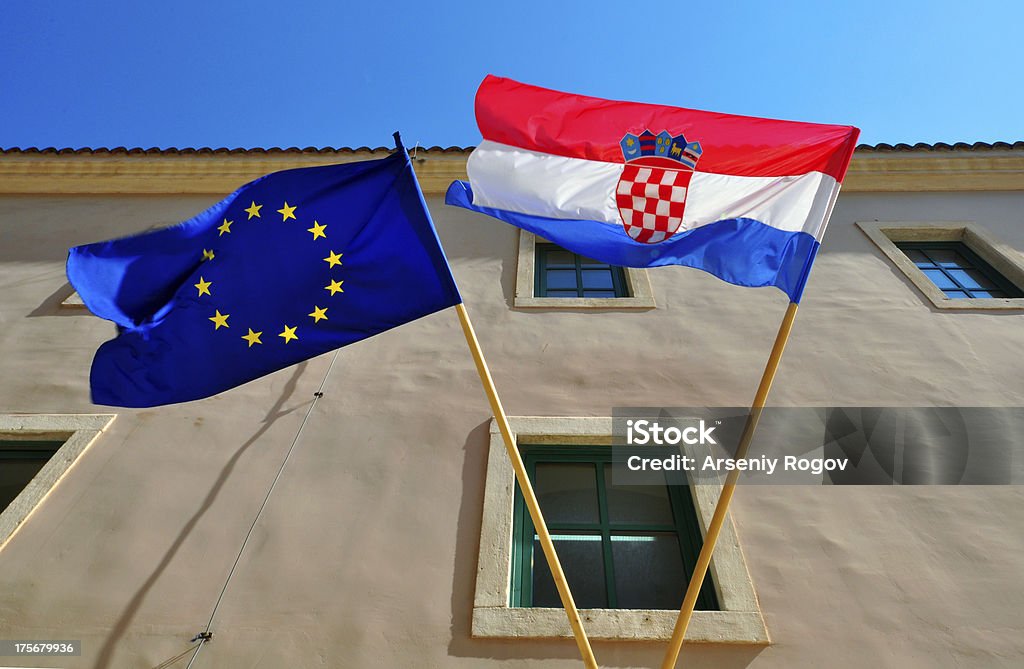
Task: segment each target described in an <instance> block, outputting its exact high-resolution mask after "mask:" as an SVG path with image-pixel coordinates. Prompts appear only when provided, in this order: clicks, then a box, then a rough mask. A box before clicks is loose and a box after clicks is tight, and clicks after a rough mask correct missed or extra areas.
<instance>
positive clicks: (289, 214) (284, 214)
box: [277, 202, 297, 223]
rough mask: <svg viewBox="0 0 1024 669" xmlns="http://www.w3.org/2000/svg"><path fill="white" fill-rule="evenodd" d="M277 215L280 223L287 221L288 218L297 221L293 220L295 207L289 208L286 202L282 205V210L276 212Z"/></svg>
mask: <svg viewBox="0 0 1024 669" xmlns="http://www.w3.org/2000/svg"><path fill="white" fill-rule="evenodd" d="M277 213H279V214H281V222H282V223H284V222H285V221H287V220H288V219H289V218H291V219H293V220H297V219H295V207H289V206H288V203H287V202H285V203H284V207H283V208H281V209H278V210H277Z"/></svg>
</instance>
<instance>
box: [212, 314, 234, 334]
mask: <svg viewBox="0 0 1024 669" xmlns="http://www.w3.org/2000/svg"><path fill="white" fill-rule="evenodd" d="M216 311H217V313H216V314H214V315H213V316H210V320H211V321H213V329H214V330H219V329H221V328H222V327H225V328H226V327H228V317H229V316H230V315H231V314H222V313H220V309H217V310H216Z"/></svg>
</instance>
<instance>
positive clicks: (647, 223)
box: [615, 130, 703, 244]
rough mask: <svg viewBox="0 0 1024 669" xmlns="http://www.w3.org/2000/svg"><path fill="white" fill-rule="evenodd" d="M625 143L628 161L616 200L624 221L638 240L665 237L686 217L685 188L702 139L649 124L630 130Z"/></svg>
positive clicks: (687, 185) (616, 193)
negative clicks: (646, 127) (690, 139)
mask: <svg viewBox="0 0 1024 669" xmlns="http://www.w3.org/2000/svg"><path fill="white" fill-rule="evenodd" d="M620 145H621V147H622V157H623V158H625V159H626V164H625V167H624V168H623V170H622V176H621V177H620V178H619V183H618V186H617V187H616V189H615V203H616V205H617V206H618V209H619V216H620V218H622V225H623V227H624V228H625V229H626V234H628V235H629V236H630V237H632V238H633V239H635V240H636V241H638V242H642V243H644V244H657V243H658V242H663V241H665V240H666V239H668V238H669V237H671V236H672V235H674V234H675V233H676V232H677V231H678V230H679V227H680V226H681V225H682V223H683V209H684V208H685V206H686V191H687V190H688V189H689V187H690V179H691V178H692V177H693V170H694V168H695V167H696V166H697V161H698V160H699V159H700V156H701V153H702V152H703V150H702V149H701V147H700V142H687V141H686V138H685V137H684V136H683V135H676V136H675V137H673V136H672V135H671V134H669V132H668V131H667V130H662V131H661V132H660V133H659V134H658V135H655V134H654V133H653V132H651V131H650V130H644V131H643V132H642V133H640V134H639V135H634V134H632V133H627V134H626V136H625V137H623V138H622V142H620Z"/></svg>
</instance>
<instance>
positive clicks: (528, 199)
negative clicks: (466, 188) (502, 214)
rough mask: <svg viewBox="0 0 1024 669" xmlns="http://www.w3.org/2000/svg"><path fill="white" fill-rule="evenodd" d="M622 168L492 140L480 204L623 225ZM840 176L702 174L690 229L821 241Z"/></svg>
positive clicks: (476, 191) (479, 176)
mask: <svg viewBox="0 0 1024 669" xmlns="http://www.w3.org/2000/svg"><path fill="white" fill-rule="evenodd" d="M622 169H623V165H622V164H621V163H605V162H600V161H595V160H584V159H581V158H565V157H562V156H553V155H550V154H546V153H539V152H536V151H528V150H526V149H520V148H518V147H514V146H507V145H505V144H499V143H497V142H491V141H488V140H484V141H483V142H481V143H480V146H478V147H477V148H476V149H475V150H474V151H473V153H472V154H471V155H470V157H469V162H468V165H467V170H468V172H469V180H470V184H471V185H472V187H473V204H475V205H477V206H481V207H492V208H495V209H505V210H507V211H517V212H521V213H525V214H532V215H534V216H546V217H549V218H562V219H589V220H594V221H601V222H604V223H609V224H614V225H621V220H620V219H619V211H618V207H617V206H616V204H615V190H616V188H617V187H618V183H619V177H620V176H621V175H622ZM835 187H836V181H835V179H834V178H832V177H830V176H828V175H826V174H823V173H821V172H809V173H807V174H803V175H796V176H783V177H737V176H731V175H726V174H705V173H703V172H697V173H695V174H694V175H693V179H692V180H691V181H690V187H689V189H688V193H687V198H686V210H685V213H684V215H683V225H682V229H684V230H690V229H693V228H697V227H700V226H702V225H707V224H709V223H714V222H715V221H720V220H724V219H730V218H752V219H754V220H757V221H761V222H762V223H764V224H766V225H770V226H772V227H774V228H778V229H780V230H786V231H788V232H806V233H808V234H811V235H813V236H814V237H815V238H816V239H818V240H819V241H820V239H821V235H822V234H823V233H824V227H823V224H824V221H825V213H826V211H827V209H828V203H829V199H830V197H831V195H832V193H833V191H834V190H835Z"/></svg>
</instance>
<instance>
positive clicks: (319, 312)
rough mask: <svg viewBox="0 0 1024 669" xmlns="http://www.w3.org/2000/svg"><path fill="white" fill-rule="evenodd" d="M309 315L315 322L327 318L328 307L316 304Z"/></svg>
mask: <svg viewBox="0 0 1024 669" xmlns="http://www.w3.org/2000/svg"><path fill="white" fill-rule="evenodd" d="M309 317H310V318H312V319H313V322H314V323H319V322H320V321H326V320H327V307H324V308H323V309H321V308H320V307H317V306H314V307H313V313H311V314H309Z"/></svg>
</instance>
